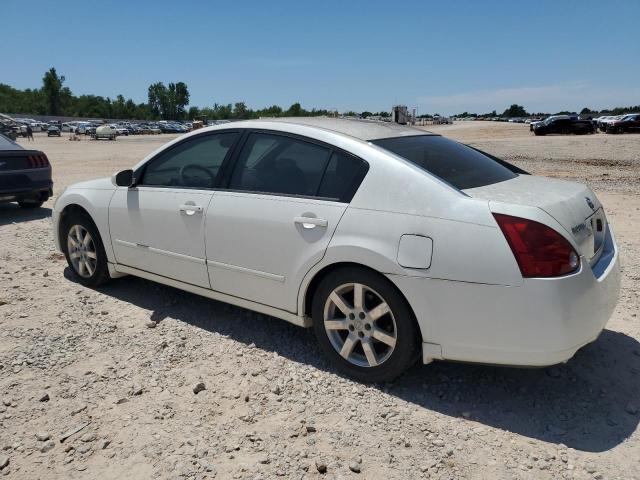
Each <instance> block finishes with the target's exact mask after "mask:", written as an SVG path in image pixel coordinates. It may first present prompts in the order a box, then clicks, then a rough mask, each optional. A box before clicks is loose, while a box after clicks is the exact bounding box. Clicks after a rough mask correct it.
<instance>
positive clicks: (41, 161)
mask: <svg viewBox="0 0 640 480" xmlns="http://www.w3.org/2000/svg"><path fill="white" fill-rule="evenodd" d="M27 160H29V166H30V167H31V168H43V167H48V166H49V159H48V158H47V156H46V155H45V154H44V153H43V154H40V155H29V156H28V157H27Z"/></svg>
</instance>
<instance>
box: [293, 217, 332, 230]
mask: <svg viewBox="0 0 640 480" xmlns="http://www.w3.org/2000/svg"><path fill="white" fill-rule="evenodd" d="M293 223H297V224H300V225H302V228H315V227H325V228H326V226H327V225H329V222H327V221H326V220H325V219H323V218H315V217H295V218H294V219H293Z"/></svg>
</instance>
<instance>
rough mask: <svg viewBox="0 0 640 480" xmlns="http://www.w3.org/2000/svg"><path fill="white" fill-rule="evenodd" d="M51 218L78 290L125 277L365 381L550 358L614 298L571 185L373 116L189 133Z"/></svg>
mask: <svg viewBox="0 0 640 480" xmlns="http://www.w3.org/2000/svg"><path fill="white" fill-rule="evenodd" d="M53 220H54V221H53V228H54V233H55V239H56V242H57V246H58V248H59V249H60V250H61V251H62V252H64V254H65V256H66V258H67V261H68V263H69V266H70V268H71V270H72V271H73V272H74V274H75V276H76V277H77V279H78V281H79V282H80V283H82V284H84V285H88V286H98V285H100V284H102V283H104V282H105V281H107V280H109V279H111V278H116V277H119V276H122V275H126V274H129V275H137V276H139V277H142V278H146V279H148V280H152V281H155V282H159V283H163V284H166V285H170V286H173V287H176V288H179V289H183V290H186V291H189V292H193V293H196V294H200V295H203V296H206V297H209V298H212V299H216V300H221V301H224V302H228V303H231V304H234V305H239V306H241V307H244V308H248V309H251V310H255V311H258V312H262V313H265V314H268V315H272V316H275V317H279V318H282V319H284V320H287V321H289V322H292V323H294V324H296V325H300V326H303V327H310V326H312V327H313V328H314V331H315V334H316V336H317V338H318V341H319V343H320V346H321V348H322V350H323V351H324V353H325V354H326V355H327V356H328V357H329V358H330V359H331V361H332V362H333V363H334V364H335V365H336V367H337V368H338V369H339V370H340V371H342V372H344V373H347V374H349V375H351V376H353V377H355V378H357V379H359V380H361V381H366V382H378V381H384V380H389V379H391V378H393V377H395V376H397V375H399V374H400V373H402V372H403V371H404V370H406V369H407V368H408V367H410V366H411V365H412V364H413V363H415V361H416V360H417V359H418V358H421V359H422V361H423V362H425V363H428V362H431V361H433V360H460V361H468V362H484V363H492V364H505V365H530V366H543V365H550V364H555V363H558V362H563V361H566V360H567V359H569V358H571V357H572V356H573V355H574V353H575V352H576V351H577V350H578V349H579V348H581V347H582V346H583V345H585V344H587V343H589V342H592V341H593V340H595V339H596V338H597V337H598V335H599V333H600V332H601V331H602V329H603V328H604V326H605V324H606V322H607V320H608V319H609V317H610V315H611V313H612V311H613V309H614V307H615V305H616V301H617V298H618V292H619V286H620V267H619V261H618V247H617V245H616V242H615V238H614V235H613V232H612V230H611V228H610V226H609V224H608V223H607V219H606V217H605V214H604V211H603V208H602V205H601V204H600V202H599V201H598V199H597V198H596V196H595V195H594V193H593V192H592V191H591V190H590V189H589V188H588V187H586V186H584V185H581V184H578V183H573V182H567V181H562V180H555V179H549V178H543V177H536V176H533V175H529V174H527V173H526V172H523V171H522V170H520V169H518V168H517V167H514V166H512V165H510V164H508V163H506V162H504V161H502V160H500V159H497V158H495V157H493V156H491V155H488V154H485V153H483V152H481V151H478V150H476V149H473V148H470V147H467V146H465V145H462V144H459V143H456V142H454V141H451V140H448V139H446V138H443V137H441V136H439V135H433V134H430V133H428V132H425V131H423V130H418V129H412V128H408V127H402V126H399V125H395V124H390V123H383V122H380V123H378V122H367V121H358V120H346V119H332V118H299V119H285V120H269V121H266V120H264V121H263V120H259V121H243V122H235V123H229V124H225V125H219V126H215V127H210V128H205V129H201V130H197V131H195V132H192V133H191V134H187V135H183V136H181V137H179V138H177V139H176V140H174V141H172V142H170V143H168V144H167V145H165V146H164V147H162V148H160V149H159V150H157V151H155V152H153V153H152V154H150V155H149V156H148V157H147V158H145V159H144V160H142V161H141V162H140V163H138V164H137V165H136V166H135V167H134V168H133V169H132V170H124V171H121V172H119V173H117V174H115V175H114V176H113V177H112V178H103V179H98V180H93V181H88V182H82V183H78V184H76V185H73V186H70V187H69V188H67V189H66V190H65V191H64V193H63V194H62V195H60V197H59V198H58V199H57V201H56V203H55V206H54V213H53Z"/></svg>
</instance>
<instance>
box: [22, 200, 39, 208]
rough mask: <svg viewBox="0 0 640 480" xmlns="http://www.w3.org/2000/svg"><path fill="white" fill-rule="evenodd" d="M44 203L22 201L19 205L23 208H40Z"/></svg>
mask: <svg viewBox="0 0 640 480" xmlns="http://www.w3.org/2000/svg"><path fill="white" fill-rule="evenodd" d="M43 203H44V201H42V200H20V201H19V202H18V205H20V207H22V208H40V207H41V206H42V204H43Z"/></svg>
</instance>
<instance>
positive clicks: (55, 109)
mask: <svg viewBox="0 0 640 480" xmlns="http://www.w3.org/2000/svg"><path fill="white" fill-rule="evenodd" d="M64 80H65V79H64V75H60V76H58V73H57V72H56V69H55V68H54V67H51V68H50V69H49V71H48V72H46V73H45V74H44V77H42V90H43V92H44V95H45V98H46V105H47V113H48V114H49V115H59V114H60V97H61V93H62V84H63V83H64Z"/></svg>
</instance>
